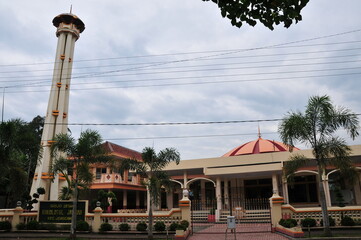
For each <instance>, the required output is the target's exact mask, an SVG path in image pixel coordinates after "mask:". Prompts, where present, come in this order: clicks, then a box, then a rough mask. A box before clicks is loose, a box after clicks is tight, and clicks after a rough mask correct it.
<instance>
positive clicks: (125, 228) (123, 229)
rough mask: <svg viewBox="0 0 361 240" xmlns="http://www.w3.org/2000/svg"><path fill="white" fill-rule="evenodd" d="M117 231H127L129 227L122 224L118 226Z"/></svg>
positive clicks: (126, 224)
mask: <svg viewBox="0 0 361 240" xmlns="http://www.w3.org/2000/svg"><path fill="white" fill-rule="evenodd" d="M119 230H120V231H129V230H130V225H129V224H128V223H122V224H120V225H119Z"/></svg>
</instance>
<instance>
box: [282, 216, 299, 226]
mask: <svg viewBox="0 0 361 240" xmlns="http://www.w3.org/2000/svg"><path fill="white" fill-rule="evenodd" d="M278 223H279V224H280V225H281V226H283V227H285V228H292V227H295V226H297V221H296V220H295V219H292V218H290V219H281V220H280V221H279V222H278Z"/></svg>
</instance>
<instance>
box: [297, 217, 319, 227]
mask: <svg viewBox="0 0 361 240" xmlns="http://www.w3.org/2000/svg"><path fill="white" fill-rule="evenodd" d="M301 225H302V227H316V220H315V219H313V218H305V219H302V220H301Z"/></svg>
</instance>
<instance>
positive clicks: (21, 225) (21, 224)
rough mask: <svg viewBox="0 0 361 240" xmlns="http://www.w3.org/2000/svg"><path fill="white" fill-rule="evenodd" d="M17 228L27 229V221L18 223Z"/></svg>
mask: <svg viewBox="0 0 361 240" xmlns="http://www.w3.org/2000/svg"><path fill="white" fill-rule="evenodd" d="M16 229H17V230H25V229H26V224H25V223H19V224H17V225H16Z"/></svg>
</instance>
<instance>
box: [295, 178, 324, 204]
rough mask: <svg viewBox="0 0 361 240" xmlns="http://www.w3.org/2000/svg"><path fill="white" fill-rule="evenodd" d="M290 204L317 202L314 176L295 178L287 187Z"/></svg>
mask: <svg viewBox="0 0 361 240" xmlns="http://www.w3.org/2000/svg"><path fill="white" fill-rule="evenodd" d="M288 197H289V201H290V203H316V202H318V194H317V182H316V176H315V175H308V176H296V177H294V181H293V182H291V183H289V185H288Z"/></svg>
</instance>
